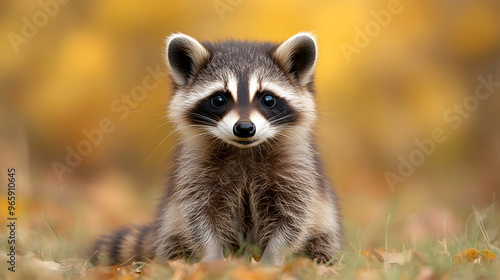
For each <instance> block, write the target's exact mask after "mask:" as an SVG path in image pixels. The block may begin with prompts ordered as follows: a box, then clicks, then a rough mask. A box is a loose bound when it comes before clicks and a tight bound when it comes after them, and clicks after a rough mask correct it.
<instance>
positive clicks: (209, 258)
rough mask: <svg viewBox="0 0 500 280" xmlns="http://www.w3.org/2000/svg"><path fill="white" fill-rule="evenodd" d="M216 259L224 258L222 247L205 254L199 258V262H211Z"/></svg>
mask: <svg viewBox="0 0 500 280" xmlns="http://www.w3.org/2000/svg"><path fill="white" fill-rule="evenodd" d="M218 260H225V258H224V254H223V253H222V249H221V250H217V251H215V252H210V253H208V254H205V255H204V256H203V258H201V262H213V261H218Z"/></svg>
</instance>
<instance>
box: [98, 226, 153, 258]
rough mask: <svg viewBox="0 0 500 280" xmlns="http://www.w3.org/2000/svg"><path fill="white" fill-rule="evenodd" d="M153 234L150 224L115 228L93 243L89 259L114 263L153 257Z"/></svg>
mask: <svg viewBox="0 0 500 280" xmlns="http://www.w3.org/2000/svg"><path fill="white" fill-rule="evenodd" d="M154 236H155V230H154V227H152V226H151V225H134V226H132V227H129V228H122V229H119V230H116V231H114V232H113V233H112V234H111V235H102V236H101V237H100V238H99V239H98V240H97V241H96V242H95V244H94V248H93V250H92V252H91V254H92V257H91V259H90V261H91V263H93V264H110V265H114V264H123V263H125V262H128V261H132V260H135V261H145V260H147V259H153V257H154V247H153V246H154V240H155V238H154ZM146 258H147V259H146Z"/></svg>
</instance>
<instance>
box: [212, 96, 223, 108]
mask: <svg viewBox="0 0 500 280" xmlns="http://www.w3.org/2000/svg"><path fill="white" fill-rule="evenodd" d="M211 102H212V106H214V108H220V107H222V106H224V105H226V98H225V97H224V95H222V94H220V93H219V94H217V95H214V96H213V97H212V101H211Z"/></svg>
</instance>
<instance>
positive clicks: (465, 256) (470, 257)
mask: <svg viewBox="0 0 500 280" xmlns="http://www.w3.org/2000/svg"><path fill="white" fill-rule="evenodd" d="M479 255H480V254H479V251H478V250H476V249H474V248H468V249H465V250H463V251H462V252H460V253H458V254H456V255H454V256H453V263H454V264H455V265H458V264H461V263H464V262H468V263H473V262H474V261H476V259H478V258H479Z"/></svg>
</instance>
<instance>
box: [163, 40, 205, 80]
mask: <svg viewBox="0 0 500 280" xmlns="http://www.w3.org/2000/svg"><path fill="white" fill-rule="evenodd" d="M209 58H210V53H209V52H208V50H207V49H206V48H205V47H203V46H202V45H201V44H200V42H198V41H197V40H196V39H193V38H191V37H189V36H187V35H185V34H182V33H177V34H172V35H171V36H169V37H168V38H167V40H166V51H165V60H166V62H167V67H168V70H169V71H170V74H171V76H172V79H173V82H174V83H175V84H177V85H180V86H185V85H187V84H188V83H189V82H190V80H191V78H192V77H194V75H196V73H197V72H198V71H199V70H200V69H201V67H203V65H205V64H206V63H207V62H208V60H209Z"/></svg>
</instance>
